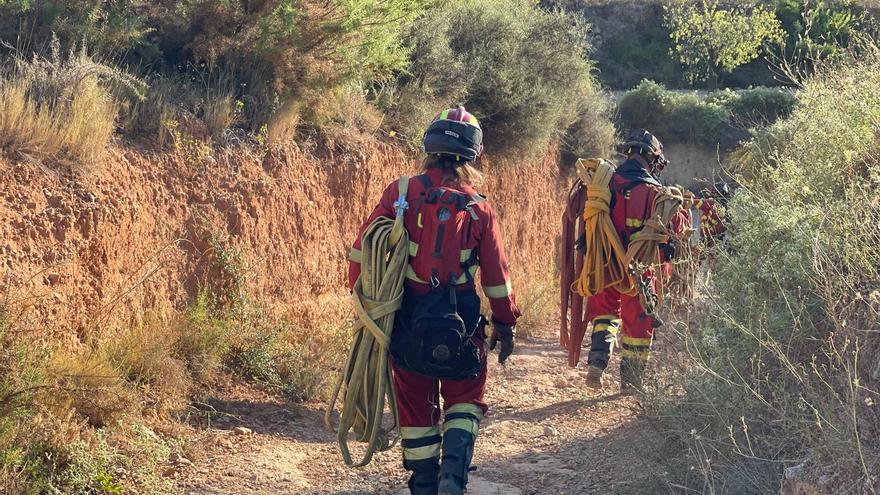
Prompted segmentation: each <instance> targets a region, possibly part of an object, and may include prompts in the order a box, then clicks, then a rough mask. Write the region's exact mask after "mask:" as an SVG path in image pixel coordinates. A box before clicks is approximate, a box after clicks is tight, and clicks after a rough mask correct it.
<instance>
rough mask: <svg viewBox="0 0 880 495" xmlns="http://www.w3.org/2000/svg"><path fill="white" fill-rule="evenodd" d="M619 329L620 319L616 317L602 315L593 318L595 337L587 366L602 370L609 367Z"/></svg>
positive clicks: (593, 337)
mask: <svg viewBox="0 0 880 495" xmlns="http://www.w3.org/2000/svg"><path fill="white" fill-rule="evenodd" d="M619 329H620V319H619V318H617V317H616V316H615V315H600V316H597V317H596V318H593V335H592V338H591V342H590V354H589V356H588V358H587V364H589V365H590V366H594V367H596V368H600V369H605V368H606V367H608V361H610V360H611V354H612V352H613V351H614V343H615V342H616V341H617V333H618V331H619Z"/></svg>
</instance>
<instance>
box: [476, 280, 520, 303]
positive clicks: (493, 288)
mask: <svg viewBox="0 0 880 495" xmlns="http://www.w3.org/2000/svg"><path fill="white" fill-rule="evenodd" d="M483 292H484V293H485V294H486V297H491V298H493V299H501V298H504V297H507V296H509V295H510V294H511V293H512V292H513V287H512V286H511V284H510V280H508V281H507V282H505V283H504V285H484V286H483Z"/></svg>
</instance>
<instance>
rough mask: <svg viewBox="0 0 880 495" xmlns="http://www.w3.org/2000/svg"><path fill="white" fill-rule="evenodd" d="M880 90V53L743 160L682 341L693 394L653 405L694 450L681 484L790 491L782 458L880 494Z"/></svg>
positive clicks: (816, 476)
mask: <svg viewBox="0 0 880 495" xmlns="http://www.w3.org/2000/svg"><path fill="white" fill-rule="evenodd" d="M878 94H880V51H878V50H877V49H876V48H875V49H873V50H871V51H870V52H869V53H868V54H866V55H864V56H862V57H859V58H847V59H846V60H845V61H842V62H841V63H840V64H837V65H834V66H833V67H828V68H826V69H825V70H822V71H820V73H819V74H818V75H817V76H816V77H814V78H812V79H810V80H808V81H807V83H806V85H805V88H804V89H803V90H802V91H801V93H800V94H799V96H798V103H797V105H796V106H795V108H794V110H793V112H792V114H791V116H790V118H788V119H786V120H783V121H780V122H777V123H776V124H774V125H773V126H771V127H770V128H769V129H768V130H767V131H765V132H764V133H762V134H761V135H760V136H759V137H757V138H755V139H754V140H752V141H751V142H749V143H748V144H746V145H745V147H744V148H743V149H742V150H741V151H740V152H738V154H737V155H736V156H737V162H738V163H739V168H738V172H737V177H736V178H737V181H738V182H739V183H741V184H742V185H743V186H744V187H742V188H741V189H740V190H739V192H738V193H737V194H736V195H735V197H734V199H733V201H732V202H731V203H730V205H729V208H728V212H729V213H730V214H731V216H732V221H733V228H732V229H731V236H730V239H729V242H730V249H729V250H727V251H726V252H723V251H719V252H718V259H717V263H716V265H715V266H714V270H713V278H712V283H711V285H710V286H709V287H708V291H709V294H710V296H709V297H710V301H709V302H708V307H707V308H706V312H707V315H706V317H705V318H703V319H701V320H700V321H699V329H698V330H697V329H696V328H695V329H692V330H691V331H690V332H685V333H684V334H683V335H682V336H681V337H682V338H683V339H684V342H682V348H684V349H687V350H688V353H687V358H688V359H686V361H685V362H684V363H683V364H682V370H681V371H680V372H679V374H677V375H675V376H674V378H673V384H674V386H675V387H680V389H681V390H683V392H684V393H683V395H675V396H673V397H665V398H662V399H660V404H659V409H656V410H655V411H656V412H657V414H658V415H659V416H660V417H662V418H663V419H662V420H661V424H662V425H663V430H664V431H666V432H678V436H677V437H676V441H674V442H672V445H671V448H673V449H675V450H677V451H679V452H686V453H688V454H687V456H686V458H685V459H680V458H679V459H678V460H677V461H676V462H671V461H669V460H667V461H665V462H664V466H663V468H664V469H667V468H668V470H669V473H670V478H671V482H673V483H675V484H677V485H680V486H687V487H690V488H694V489H696V490H702V491H704V492H706V491H708V492H712V493H768V492H778V489H779V486H780V484H781V483H782V476H783V470H784V468H786V467H791V466H794V465H797V464H803V466H804V468H805V471H806V472H807V473H808V475H807V480H808V481H812V482H817V483H818V481H819V480H820V479H822V477H823V476H825V477H826V478H824V479H826V480H831V481H830V483H833V486H834V487H835V488H834V490H835V491H840V492H847V491H849V492H854V493H860V492H870V491H871V490H872V489H876V487H877V483H878V481H880V480H878V479H877V478H876V473H877V466H880V447H878V444H877V443H876V442H874V441H873V440H872V439H873V438H876V436H877V435H878V433H880V410H878V408H877V405H876V404H877V402H878V400H877V399H878V397H880V360H878V359H877V356H878V354H877V352H878V349H880V339H878V337H877V336H878V335H880V334H878V331H880V327H878V322H880V318H878V316H880V266H878V265H877V262H876V260H877V259H880V242H878V240H880V203H878V197H877V193H876V190H877V185H878V183H880V145H878V142H877V140H876V130H877V127H876V123H877V121H878V120H877V119H878V116H880V96H878ZM682 357H684V356H682ZM719 404H723V405H724V406H723V407H718V405H719ZM676 463H677V464H676ZM826 483H827V481H826ZM828 489H830V488H828Z"/></svg>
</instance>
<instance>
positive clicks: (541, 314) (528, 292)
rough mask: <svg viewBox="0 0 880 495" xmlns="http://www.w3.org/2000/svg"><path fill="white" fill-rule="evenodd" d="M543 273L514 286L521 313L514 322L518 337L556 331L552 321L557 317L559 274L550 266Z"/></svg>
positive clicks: (556, 319)
mask: <svg viewBox="0 0 880 495" xmlns="http://www.w3.org/2000/svg"><path fill="white" fill-rule="evenodd" d="M544 273H545V274H544V276H536V277H532V278H531V279H529V280H523V281H522V283H518V284H517V285H516V287H514V289H515V290H516V303H517V306H519V309H520V311H521V312H522V314H523V316H522V318H520V319H519V320H518V321H517V324H516V331H517V335H518V336H520V337H533V336H537V335H542V334H546V333H547V331H548V329H549V330H550V331H552V332H556V331H557V325H555V324H554V322H558V319H559V275H558V273H556V272H555V270H554V269H553V268H552V267H549V268H548V269H547V270H546V271H545V272H544Z"/></svg>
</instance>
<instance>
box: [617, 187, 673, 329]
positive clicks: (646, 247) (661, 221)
mask: <svg viewBox="0 0 880 495" xmlns="http://www.w3.org/2000/svg"><path fill="white" fill-rule="evenodd" d="M683 203H684V198H683V197H682V195H681V192H680V191H678V190H677V189H674V188H663V189H661V190H660V192H659V193H658V194H657V196H655V197H654V205H653V207H652V209H651V211H652V212H653V213H652V215H651V218H649V219H648V220H646V221H645V222H644V223H643V224H642V225H643V227H642V230H640V231H638V232H636V233H635V234H634V235H633V236H632V237H631V238H630V240H629V247H628V248H627V250H626V259H625V260H624V261H625V263H626V266H628V267H629V274H630V277H631V282H632V284H633V286H634V287H635V289H636V290H637V291H638V292H639V299H640V301H641V303H642V308H643V309H644V310H645V312H646V313H648V314H653V313H654V308H655V306H656V305H658V304H661V303H662V302H663V286H664V285H665V282H664V280H663V270H661V268H660V263H661V259H660V249H659V247H660V244H665V243H667V242H669V241H670V239H672V238H673V235H674V234H673V232H671V231H670V230H669V224H670V221H671V220H672V217H673V216H675V214H676V213H678V211H679V210H681V206H682V204H683ZM648 269H653V272H654V276H655V277H656V278H657V288H656V291H657V293H656V295H655V296H656V300H655V301H653V302H651V301H648V300H647V299H649V298H650V297H651V294H648V292H649V291H648V290H647V288H646V287H644V286H641V285H640V283H639V278H640V277H641V275H642V274H643V273H644V272H645V271H646V270H648ZM637 277H639V278H637ZM621 292H623V291H621Z"/></svg>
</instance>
